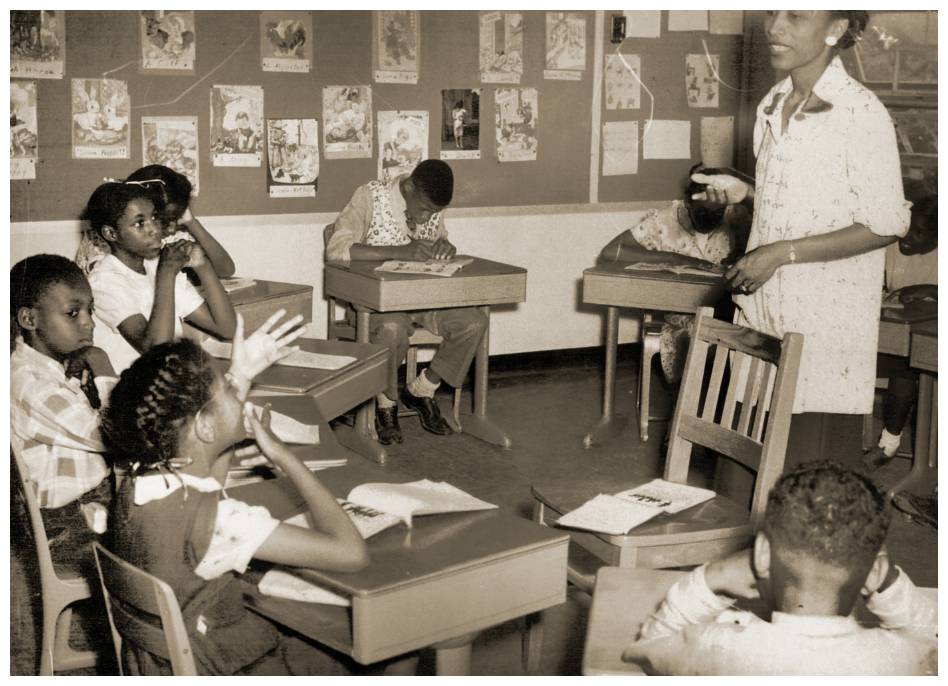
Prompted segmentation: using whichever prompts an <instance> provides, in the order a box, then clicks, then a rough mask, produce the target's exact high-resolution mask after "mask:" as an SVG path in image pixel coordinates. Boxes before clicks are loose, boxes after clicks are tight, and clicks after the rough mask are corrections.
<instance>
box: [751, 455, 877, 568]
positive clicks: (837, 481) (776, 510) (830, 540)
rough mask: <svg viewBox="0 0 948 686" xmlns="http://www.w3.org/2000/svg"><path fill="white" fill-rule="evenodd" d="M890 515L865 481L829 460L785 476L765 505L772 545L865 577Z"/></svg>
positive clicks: (868, 480)
mask: <svg viewBox="0 0 948 686" xmlns="http://www.w3.org/2000/svg"><path fill="white" fill-rule="evenodd" d="M890 520H891V511H890V509H889V507H888V505H887V502H886V499H885V495H884V494H883V493H882V492H881V491H880V490H879V489H878V488H877V487H876V485H875V484H874V483H873V482H872V481H871V480H870V479H868V478H867V477H865V476H862V475H861V474H859V473H857V472H855V471H853V470H851V469H849V468H847V467H845V466H843V465H842V464H839V463H838V462H833V461H832V460H822V461H819V462H807V463H804V464H802V465H800V466H799V467H797V468H795V469H794V470H792V471H790V472H788V473H787V474H784V475H783V476H782V477H780V479H779V480H778V481H777V483H776V485H774V487H773V490H771V492H770V496H769V497H768V500H767V512H766V514H765V515H764V530H765V532H766V533H767V535H768V538H769V539H770V542H771V546H772V547H773V548H776V549H780V550H788V551H793V552H798V553H802V554H804V555H807V556H810V557H813V558H815V559H817V560H819V561H821V562H824V563H826V564H829V565H832V566H834V567H838V568H841V569H851V570H852V571H853V572H854V573H858V574H866V573H868V571H869V568H870V567H871V565H872V562H873V560H874V559H875V557H876V555H877V554H878V552H879V549H880V548H881V547H882V543H883V542H884V541H885V536H886V532H887V531H888V529H889V521H890Z"/></svg>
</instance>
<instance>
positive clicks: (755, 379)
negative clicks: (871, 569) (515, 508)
mask: <svg viewBox="0 0 948 686" xmlns="http://www.w3.org/2000/svg"><path fill="white" fill-rule="evenodd" d="M802 346H803V336H802V335H801V334H796V333H788V334H787V335H786V336H784V338H783V340H782V341H781V340H779V339H777V338H773V337H770V336H766V335H764V334H761V333H759V332H757V331H754V330H752V329H748V328H744V327H740V326H737V325H734V324H729V323H727V322H722V321H718V320H716V319H714V317H713V311H712V310H711V308H702V309H701V310H700V311H699V312H698V316H697V317H696V319H695V330H694V335H693V336H692V340H691V343H690V347H689V349H688V357H687V360H686V362H685V371H684V375H683V377H682V385H681V391H680V393H679V396H678V402H677V404H676V406H675V414H674V416H673V418H672V423H671V427H670V430H669V436H670V440H669V444H668V455H667V456H666V463H665V470H664V474H663V478H665V479H666V480H668V481H674V482H678V483H685V482H686V479H687V477H688V467H689V463H690V460H691V453H692V447H693V446H694V445H699V446H703V447H705V448H706V449H710V450H713V451H715V452H717V453H718V454H720V455H722V456H724V457H726V458H728V459H731V460H734V461H736V462H738V463H739V464H742V465H744V466H745V467H747V468H748V469H750V470H752V471H754V472H756V480H755V485H754V492H753V500H752V502H751V506H750V511H748V509H747V507H746V505H741V504H738V503H735V502H733V501H731V500H729V499H727V498H725V497H723V496H715V497H714V498H712V499H711V500H709V501H707V502H705V503H702V504H701V505H698V506H696V507H693V508H690V509H687V510H684V511H682V512H679V513H677V514H675V515H661V516H660V517H658V518H656V519H654V520H652V521H650V522H646V523H645V524H643V525H641V526H639V527H636V528H635V529H634V530H633V531H632V532H631V533H628V534H625V535H621V536H612V535H608V534H594V533H589V532H581V531H571V532H570V537H571V539H572V540H571V543H572V544H574V545H575V546H578V547H579V548H581V549H584V550H585V551H587V552H588V553H591V557H592V562H593V564H600V563H601V562H605V563H606V564H609V565H613V566H619V567H649V568H663V567H681V566H686V565H696V564H701V563H704V562H706V561H708V560H711V559H713V558H716V557H719V556H721V555H724V554H725V553H728V552H730V551H732V550H737V549H739V548H742V547H744V546H746V545H747V544H748V543H749V542H750V540H751V538H752V536H753V532H754V530H755V528H756V526H757V524H758V522H759V521H760V519H761V517H762V516H763V513H764V508H765V506H766V499H767V494H768V492H769V491H770V489H771V487H772V486H773V484H774V483H775V481H776V480H777V478H778V477H779V476H780V473H781V471H782V470H783V462H784V455H785V451H786V447H787V433H788V431H789V428H790V417H791V411H792V408H793V396H794V392H795V390H796V383H797V373H798V369H799V364H800V351H801V348H802ZM708 364H711V365H712V366H711V374H710V378H709V381H708V383H707V384H705V383H704V376H705V368H706V365H708ZM745 378H746V380H747V383H746V384H745V383H743V381H744V379H745ZM771 384H772V386H771ZM636 485H638V484H637V483H636V482H635V481H632V480H629V481H618V482H617V481H615V480H613V479H605V478H599V479H588V478H583V477H577V478H576V479H563V480H560V481H558V482H552V483H541V484H537V485H534V486H533V487H532V489H531V490H532V492H533V498H534V519H535V521H537V522H539V523H541V524H546V525H552V524H555V523H556V519H557V518H558V517H559V516H562V515H563V514H565V513H567V512H570V511H571V510H574V509H576V508H577V507H579V506H580V505H582V504H583V503H584V502H586V501H587V500H589V499H590V498H592V497H594V496H595V495H597V494H599V493H615V492H617V491H621V490H625V489H627V488H631V487H634V486H636ZM587 557H590V556H589V555H587ZM573 558H577V556H576V555H575V554H573V553H571V559H570V565H569V578H570V581H572V582H573V583H574V584H576V585H578V586H579V587H580V588H582V589H584V590H586V591H587V592H588V591H589V590H591V588H592V585H593V574H594V571H593V572H589V571H588V569H587V570H583V569H582V568H581V566H580V565H579V564H578V562H579V560H578V559H577V564H574V559H573ZM588 566H589V565H587V567H588Z"/></svg>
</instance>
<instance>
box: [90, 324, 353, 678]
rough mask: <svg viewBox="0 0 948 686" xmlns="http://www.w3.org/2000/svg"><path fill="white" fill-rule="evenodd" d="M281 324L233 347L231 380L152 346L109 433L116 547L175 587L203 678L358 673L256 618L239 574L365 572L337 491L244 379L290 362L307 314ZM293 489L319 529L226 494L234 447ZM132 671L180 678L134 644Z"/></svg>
mask: <svg viewBox="0 0 948 686" xmlns="http://www.w3.org/2000/svg"><path fill="white" fill-rule="evenodd" d="M275 321H276V317H272V318H271V319H270V320H269V321H268V322H267V323H266V324H264V326H263V327H261V329H260V330H258V331H257V332H256V333H255V334H254V335H253V336H251V337H250V338H249V339H248V340H247V341H246V342H244V341H243V340H242V339H243V337H242V335H241V333H242V331H241V329H242V326H238V330H237V331H238V333H237V335H236V336H235V338H234V346H233V358H232V365H231V369H230V371H229V372H228V373H227V374H222V373H221V372H220V371H219V370H218V368H217V367H216V366H215V364H214V363H213V362H212V360H211V359H210V358H209V357H208V356H207V354H206V353H205V352H204V351H203V350H201V348H199V347H198V346H197V345H196V344H195V343H193V342H192V341H188V340H180V341H175V342H168V343H162V344H160V345H157V346H155V347H154V348H152V349H151V350H149V351H148V352H146V353H145V354H144V355H142V357H141V358H139V359H138V360H136V361H135V362H134V363H133V364H132V366H131V367H129V368H128V369H127V370H126V371H125V372H123V373H122V377H121V379H120V380H119V383H118V385H117V386H116V387H115V390H114V391H113V396H112V397H113V403H112V405H111V406H110V409H109V411H108V413H107V414H106V420H105V429H104V431H105V434H106V436H107V439H108V440H109V441H110V442H113V443H114V444H115V447H116V450H117V457H116V463H117V464H119V463H121V464H123V465H126V466H127V467H128V469H129V478H127V479H125V480H124V482H123V484H122V487H121V489H120V491H119V493H118V494H117V496H116V498H115V502H114V503H113V513H112V525H111V527H110V539H109V543H108V547H109V549H110V550H112V551H113V552H114V553H115V554H117V555H119V556H120V557H122V558H123V559H125V560H127V561H129V562H131V563H132V564H135V565H137V566H139V567H141V568H143V569H145V570H146V571H148V572H150V573H151V574H154V575H155V576H157V577H159V578H161V579H163V580H164V581H166V582H167V583H168V584H169V585H171V587H172V588H173V589H174V592H175V595H176V596H177V598H178V602H179V604H180V606H181V612H182V615H183V617H184V624H185V626H186V627H187V631H188V638H189V640H190V643H191V649H192V651H193V653H194V657H195V662H196V663H197V666H198V670H199V672H200V673H201V674H207V675H210V674H213V675H224V674H227V675H230V674H327V673H329V674H331V673H337V674H338V673H344V672H346V671H347V670H348V669H349V665H348V664H347V663H346V661H345V658H341V657H340V658H338V659H337V658H336V657H334V656H332V655H330V654H329V653H328V652H326V651H324V650H323V649H321V648H320V647H318V646H316V645H312V644H308V643H305V642H303V641H301V640H300V639H298V638H293V637H290V636H288V635H286V634H282V633H281V632H280V631H279V630H278V629H277V627H276V626H275V625H273V624H271V623H270V622H269V621H267V620H266V619H264V618H262V617H260V616H259V615H257V614H255V613H253V612H250V611H249V610H247V609H246V608H245V606H244V603H243V583H244V582H243V581H241V579H240V577H239V573H242V572H243V571H244V570H245V569H246V567H247V564H248V563H249V562H250V560H251V558H259V559H262V560H268V561H271V562H275V563H278V564H285V565H293V566H298V567H311V568H319V569H327V570H342V571H355V570H358V569H361V568H362V567H364V566H365V565H366V564H367V563H368V554H367V551H366V546H365V542H364V541H363V540H362V537H361V536H360V535H359V533H358V531H357V530H356V528H355V526H354V525H353V524H352V522H351V521H350V519H349V517H348V515H347V514H346V513H345V512H344V511H343V510H342V508H341V507H339V505H338V503H337V502H336V500H335V498H334V497H333V495H332V494H331V493H330V492H329V491H328V490H327V489H326V488H325V487H324V486H323V485H322V484H321V483H320V482H319V480H318V479H317V478H316V476H315V475H314V474H313V473H312V472H310V471H309V470H308V469H307V468H306V467H305V466H304V465H303V464H302V462H301V461H300V460H299V458H297V457H296V456H295V455H294V454H293V453H292V452H291V451H290V450H289V449H287V448H286V446H285V445H283V444H282V443H281V442H280V441H279V439H277V438H276V437H275V436H273V434H272V433H271V432H270V431H269V429H268V428H267V427H266V421H264V422H263V423H261V422H260V421H259V420H258V419H257V418H256V416H255V415H254V413H253V412H252V411H251V410H250V409H249V407H248V406H247V405H245V404H244V400H245V393H246V387H247V383H246V380H247V379H250V378H252V377H253V376H255V375H256V374H257V373H258V372H259V371H262V369H263V368H265V367H266V366H267V365H268V363H269V362H270V361H273V360H275V359H278V358H279V357H280V356H282V355H283V354H287V353H289V352H291V350H292V349H290V348H286V347H285V346H286V344H287V343H288V342H289V341H290V340H292V339H293V338H295V337H296V336H297V335H299V333H300V331H301V329H298V330H296V331H290V330H289V328H290V327H292V326H294V325H295V324H298V323H299V321H300V318H295V319H294V320H291V321H290V322H287V323H285V324H283V325H282V326H280V327H278V328H277V329H276V330H274V331H273V332H272V333H267V331H268V330H269V328H270V327H271V326H272V325H273V323H274V322H275ZM245 423H246V424H248V425H249V426H250V428H251V430H252V434H253V437H254V438H255V439H256V440H257V443H258V444H259V446H260V449H261V451H262V452H263V454H264V455H266V456H267V457H268V458H269V459H270V460H271V461H272V462H273V463H274V464H275V465H277V466H278V467H279V468H280V469H281V470H282V472H283V473H284V474H285V475H286V476H287V477H288V478H289V479H290V480H291V481H292V482H293V484H294V485H295V486H296V487H297V489H298V490H299V492H300V494H301V495H302V496H303V499H304V501H305V502H306V505H307V507H308V510H309V513H310V514H311V515H312V519H313V521H314V523H315V528H313V529H306V528H302V527H296V526H292V525H289V524H285V523H281V522H280V521H279V520H276V519H274V518H273V517H271V516H270V513H269V512H268V511H267V510H266V508H263V507H259V506H251V505H248V504H246V503H244V502H241V501H239V500H234V499H232V498H229V497H228V496H227V494H226V493H224V491H223V487H222V484H223V482H224V479H225V476H226V474H227V469H228V465H229V462H230V456H231V451H230V450H229V448H230V447H231V446H233V444H234V443H235V442H237V441H240V440H242V439H243V438H245V437H246V430H245ZM123 662H124V663H125V666H126V673H128V674H144V675H153V674H170V665H169V664H168V663H167V661H165V660H163V659H162V658H160V657H158V656H155V655H152V654H150V653H147V652H145V651H143V650H141V649H139V648H138V647H137V646H132V645H129V644H126V645H125V647H124V654H123Z"/></svg>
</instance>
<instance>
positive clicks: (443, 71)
mask: <svg viewBox="0 0 948 686" xmlns="http://www.w3.org/2000/svg"><path fill="white" fill-rule="evenodd" d="M617 13H621V12H619V11H617ZM195 14H196V17H195V33H196V57H195V68H194V72H193V73H188V74H183V75H176V74H168V73H155V72H143V71H142V70H141V69H140V64H139V60H140V54H141V53H140V40H139V23H138V22H139V13H138V12H137V11H69V12H66V13H65V26H66V28H65V34H66V51H65V54H66V58H65V78H63V79H35V83H36V87H37V99H38V108H37V110H38V112H37V114H38V129H39V153H38V160H37V164H36V179H34V180H29V181H25V180H22V181H21V180H17V181H11V192H10V218H11V221H47V220H63V219H74V218H77V217H78V216H79V215H80V213H81V211H82V209H83V207H84V205H85V203H86V201H87V199H88V197H89V195H90V193H91V192H92V190H93V189H94V188H95V187H96V186H97V185H98V184H99V183H101V182H102V179H103V178H104V177H113V178H124V177H125V176H127V175H128V174H129V173H131V172H132V171H133V170H135V169H137V168H138V167H140V166H141V165H142V140H141V138H142V133H141V118H142V117H143V116H147V117H155V116H172V115H180V116H196V117H197V122H198V137H199V143H200V151H201V158H200V196H199V197H198V198H197V199H196V200H195V202H194V207H195V210H196V213H198V214H199V215H200V214H203V215H253V214H280V213H306V212H334V211H338V210H340V209H342V207H343V206H344V205H345V203H346V202H347V200H348V199H349V197H350V196H351V194H352V192H353V190H354V189H355V188H356V187H357V186H359V185H360V184H362V183H365V182H366V181H368V180H371V179H373V178H375V177H376V176H377V164H378V161H377V155H378V149H377V141H376V142H375V144H374V146H373V156H372V157H371V158H364V159H330V160H327V159H325V157H324V156H321V159H320V163H319V180H318V190H317V192H316V197H315V198H270V197H269V195H268V193H267V170H266V160H265V159H264V161H263V163H262V165H261V166H259V167H215V166H213V165H212V164H211V160H210V153H209V136H210V104H209V100H210V98H209V90H210V88H211V86H212V85H215V84H246V85H260V86H262V87H263V89H264V108H265V109H264V111H265V116H266V117H267V118H281V117H283V118H312V117H316V118H319V119H320V120H321V119H322V89H323V87H324V86H328V85H371V87H372V108H373V111H375V112H377V111H379V110H398V109H403V110H427V111H428V112H429V113H430V120H429V121H430V125H429V157H438V154H439V151H440V148H441V111H442V110H441V108H442V102H441V90H442V89H463V88H479V89H480V121H481V131H480V149H481V159H479V160H454V161H451V162H450V164H451V166H452V168H453V170H454V172H455V196H454V201H453V203H452V206H453V207H494V206H524V205H545V204H547V205H551V204H568V203H579V204H582V203H587V202H588V200H589V185H590V184H589V181H590V179H589V174H590V170H589V167H590V163H589V160H590V144H591V143H590V127H591V125H592V124H591V122H592V103H593V98H594V95H593V93H594V84H593V71H594V70H593V63H592V61H593V58H594V57H593V56H594V54H595V50H594V45H593V41H594V38H595V34H594V24H595V17H594V14H595V13H594V12H593V11H584V12H582V14H583V15H584V16H585V17H586V36H587V44H586V68H585V70H584V72H583V73H582V77H581V78H580V80H577V81H568V80H549V79H544V74H543V70H544V58H545V54H544V53H545V30H546V28H545V12H541V11H524V12H523V13H522V14H523V32H524V41H523V43H524V56H523V57H524V59H523V76H522V79H521V82H520V84H519V86H516V85H514V86H504V85H500V84H492V83H481V78H480V71H479V64H478V48H479V46H478V27H479V19H478V12H476V11H451V12H447V11H444V12H436V11H422V12H421V13H420V56H421V67H420V71H419V77H418V83H417V84H391V83H375V82H374V81H373V64H372V61H373V59H372V49H371V44H372V27H373V22H372V12H370V11H314V12H313V34H314V45H313V64H312V69H311V70H310V72H309V73H302V74H293V73H282V72H264V71H263V70H262V69H261V46H260V28H259V23H260V20H259V12H257V11H226V12H225V11H198V12H196V13H195ZM662 14H663V15H664V16H663V18H662V35H661V37H660V38H655V39H650V38H649V39H646V38H642V39H639V38H636V39H627V40H626V41H625V42H624V43H623V44H622V46H621V50H622V51H623V52H634V53H637V54H640V55H641V56H642V65H643V66H642V72H643V74H642V78H643V81H644V82H645V83H646V84H647V85H648V87H649V89H650V90H651V91H652V93H653V94H654V95H655V108H654V116H655V118H656V119H690V120H691V121H692V132H691V135H692V142H691V149H692V151H693V153H694V154H693V156H692V157H693V159H695V160H696V159H697V158H698V154H699V152H698V151H699V149H700V146H699V142H698V135H699V125H698V122H699V120H700V117H701V116H702V115H705V116H712V115H713V116H723V115H736V113H737V111H738V102H739V93H737V92H735V91H731V90H729V89H727V88H724V87H722V88H721V89H720V106H719V107H718V108H716V109H714V110H704V109H690V108H688V106H687V103H686V96H685V87H684V60H685V54H686V53H689V52H694V53H697V52H702V51H703V48H702V46H701V38H702V37H703V38H704V39H705V41H706V43H707V45H708V47H709V49H710V51H711V52H713V53H716V54H718V55H720V73H721V77H722V79H724V80H725V81H728V82H729V83H731V84H733V85H737V84H738V80H739V76H738V74H739V65H740V60H741V54H740V52H741V36H734V35H725V36H722V35H709V34H708V33H707V32H700V33H690V32H681V33H677V32H676V33H668V32H667V30H666V26H667V12H662ZM610 15H611V13H610V12H609V11H606V12H605V17H606V23H607V26H606V31H605V34H606V35H605V40H606V46H605V51H606V53H607V54H608V52H609V51H611V50H615V48H616V46H615V45H612V44H610V43H608V39H609V17H610ZM72 78H111V79H121V80H124V81H127V82H128V92H129V98H130V101H131V119H130V132H131V141H130V142H131V149H130V159H118V160H98V159H94V160H86V159H72V155H71V108H70V79H72ZM502 87H532V88H536V89H537V92H538V109H539V112H538V133H537V138H538V152H537V159H536V161H526V162H507V163H499V162H498V161H497V156H496V144H495V141H494V91H495V89H496V88H502ZM599 106H602V104H601V102H600V103H599ZM648 112H649V110H648V109H647V107H646V103H645V102H644V99H643V107H642V108H641V109H639V110H622V111H606V110H605V109H604V106H603V111H602V120H603V122H605V121H612V120H628V119H638V120H639V121H640V122H642V121H644V119H645V118H646V117H647V116H648ZM373 119H374V117H373ZM321 124H322V122H320V125H321ZM373 125H374V123H373ZM375 133H377V131H375ZM320 139H322V130H320ZM320 149H321V152H322V140H321V141H320ZM688 166H690V165H689V162H688V160H641V159H640V161H639V170H638V173H637V174H635V175H626V176H617V177H602V178H600V186H599V188H600V191H599V199H600V201H626V200H662V199H670V198H674V197H678V195H679V194H680V188H681V182H682V179H683V178H684V174H685V172H686V171H687V168H688Z"/></svg>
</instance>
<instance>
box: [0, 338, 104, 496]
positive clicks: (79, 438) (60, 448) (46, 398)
mask: <svg viewBox="0 0 948 686" xmlns="http://www.w3.org/2000/svg"><path fill="white" fill-rule="evenodd" d="M115 383H116V379H115V378H110V377H102V378H96V379H95V385H96V389H97V390H98V391H99V397H100V398H101V399H102V403H103V407H104V406H106V405H107V404H108V398H109V395H110V394H111V392H112V388H113V387H114V386H115ZM10 443H11V445H12V447H13V450H15V451H16V452H17V454H19V455H20V456H21V457H22V458H23V461H24V462H25V463H26V466H27V469H29V472H30V478H31V479H32V480H33V481H34V482H35V483H36V484H37V488H38V493H37V499H38V501H39V505H40V507H46V508H56V507H62V506H63V505H66V504H67V503H70V502H72V501H74V500H76V499H77V498H79V497H80V496H81V495H82V494H83V493H86V492H87V491H90V490H92V489H93V488H95V487H96V486H98V485H99V483H100V482H101V481H102V479H104V478H105V477H106V475H108V473H109V470H108V467H106V465H105V461H104V460H103V459H102V455H101V453H103V452H105V446H104V445H103V443H102V439H101V437H100V436H99V412H98V411H96V410H94V409H93V408H92V406H91V405H90V404H89V400H88V398H86V395H85V394H84V393H83V392H82V389H81V388H80V387H79V379H76V378H70V377H67V376H66V370H65V368H64V367H63V365H62V364H60V363H58V362H56V360H54V359H52V358H50V357H47V356H46V355H44V354H42V353H41V352H39V351H37V350H35V349H33V348H32V347H30V346H29V345H27V344H26V343H25V342H24V341H23V340H22V339H17V342H16V350H14V352H13V354H12V355H11V356H10Z"/></svg>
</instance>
